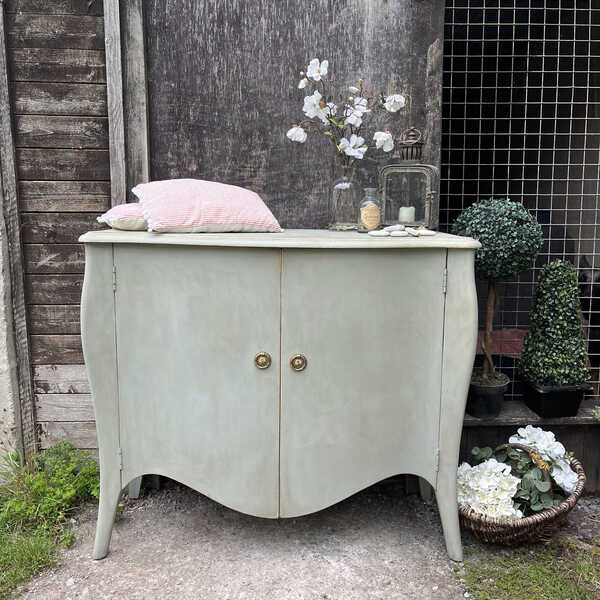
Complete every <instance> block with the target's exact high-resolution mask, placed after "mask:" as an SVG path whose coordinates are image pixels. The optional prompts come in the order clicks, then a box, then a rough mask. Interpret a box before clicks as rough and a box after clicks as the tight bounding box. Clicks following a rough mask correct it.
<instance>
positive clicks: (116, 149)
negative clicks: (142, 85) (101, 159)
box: [104, 0, 126, 206]
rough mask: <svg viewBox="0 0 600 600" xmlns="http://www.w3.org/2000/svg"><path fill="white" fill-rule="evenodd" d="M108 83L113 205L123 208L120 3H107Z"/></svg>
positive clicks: (114, 1) (105, 26) (105, 29)
mask: <svg viewBox="0 0 600 600" xmlns="http://www.w3.org/2000/svg"><path fill="white" fill-rule="evenodd" d="M104 39H105V47H106V83H107V102H108V131H109V149H110V193H111V205H112V206H115V205H116V204H123V203H124V202H125V197H126V172H125V130H124V126H123V72H122V68H121V26H120V16H119V0H106V2H105V3H104Z"/></svg>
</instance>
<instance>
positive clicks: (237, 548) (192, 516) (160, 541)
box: [19, 479, 600, 600]
mask: <svg viewBox="0 0 600 600" xmlns="http://www.w3.org/2000/svg"><path fill="white" fill-rule="evenodd" d="M95 518H96V507H95V506H94V505H88V506H85V507H84V508H83V509H82V510H81V511H80V512H79V513H78V514H77V516H76V519H75V522H74V525H73V527H74V530H75V534H76V539H77V541H76V543H75V544H74V545H73V546H72V547H71V548H69V549H65V550H63V552H62V557H61V566H59V567H57V568H56V569H53V570H49V571H46V572H44V573H42V574H41V575H40V576H39V577H37V578H36V579H34V580H33V581H31V582H30V583H29V584H28V586H27V589H26V590H24V591H22V595H21V596H19V597H20V598H21V599H28V600H34V599H39V600H53V599H59V598H60V599H61V600H74V599H76V598H87V599H90V600H96V599H102V600H104V599H113V598H119V599H126V600H138V599H139V600H158V599H161V600H162V599H170V598H176V599H178V600H185V599H188V598H189V599H192V598H193V599H194V600H198V599H202V600H221V599H230V600H238V599H248V600H275V599H276V600H288V599H294V600H296V599H298V600H304V599H307V600H308V599H310V600H313V599H317V600H355V599H356V600H359V599H360V600H368V599H378V598H381V599H385V600H395V599H404V598H407V599H411V600H413V599H419V600H421V599H423V600H424V599H428V598H432V599H438V598H439V599H443V600H453V599H455V598H456V599H458V598H461V599H463V600H464V598H469V597H470V595H469V594H468V593H467V592H466V591H465V589H464V588H463V587H462V586H461V584H460V582H459V581H458V579H457V578H456V577H455V576H454V574H453V569H455V568H457V567H456V565H454V566H453V564H452V563H451V562H450V561H449V560H448V558H447V556H446V552H445V548H444V544H443V539H442V531H441V526H440V523H439V518H438V514H437V509H436V507H435V503H425V502H422V501H421V500H420V499H419V498H418V497H417V496H414V495H412V496H407V495H405V493H404V490H403V484H402V480H401V479H392V480H388V481H385V482H382V483H380V484H378V485H375V486H373V487H371V488H368V489H367V490H364V491H363V492H360V493H359V494H356V495H355V496H353V497H352V498H349V499H348V500H345V501H344V502H341V503H339V504H337V505H336V506H333V507H331V508H328V509H326V510H323V511H321V512H319V513H316V514H313V515H309V516H306V517H302V518H298V519H285V520H282V521H272V520H268V519H258V518H254V517H249V516H247V515H243V514H241V513H237V512H235V511H232V510H229V509H227V508H225V507H223V506H221V505H219V504H217V503H215V502H213V501H212V500H210V499H208V498H206V497H205V496H202V495H201V494H198V493H196V492H194V491H193V490H190V489H188V488H185V487H180V486H175V487H170V488H167V489H162V490H160V491H158V492H150V494H149V495H148V496H147V497H145V498H142V499H140V500H135V501H129V502H126V503H125V507H124V511H123V514H122V516H121V518H120V519H119V521H118V522H117V523H116V524H115V528H114V530H113V537H112V542H111V551H110V553H109V555H108V556H107V558H105V559H104V560H102V561H93V560H92V559H91V558H90V555H91V551H92V543H93V535H94V528H95ZM563 535H570V536H575V537H578V538H579V539H583V540H591V539H595V538H598V537H600V498H583V499H582V500H580V502H579V504H578V505H577V507H576V508H575V509H574V510H573V512H572V513H571V516H570V519H569V524H568V525H567V526H566V527H565V528H564V529H563ZM463 543H464V547H465V552H466V554H467V555H469V554H471V555H472V554H474V553H475V554H480V553H485V552H495V551H498V548H496V549H494V548H490V547H485V546H482V545H480V544H478V543H477V542H476V541H474V540H473V538H471V537H470V536H469V535H468V534H463Z"/></svg>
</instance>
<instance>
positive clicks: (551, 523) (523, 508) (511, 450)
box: [457, 425, 585, 545]
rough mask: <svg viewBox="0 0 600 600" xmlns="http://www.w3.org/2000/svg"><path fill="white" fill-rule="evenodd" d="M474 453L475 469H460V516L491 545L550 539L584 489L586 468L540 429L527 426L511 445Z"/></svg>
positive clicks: (521, 429)
mask: <svg viewBox="0 0 600 600" xmlns="http://www.w3.org/2000/svg"><path fill="white" fill-rule="evenodd" d="M471 453H472V455H473V459H474V461H473V462H474V463H475V465H474V466H471V465H469V464H467V463H463V464H461V465H460V466H459V467H458V473H457V495H458V503H459V516H460V521H461V524H462V525H463V526H464V527H466V528H467V529H470V530H471V531H472V532H473V533H474V534H475V535H476V536H477V537H479V538H480V539H482V540H484V541H487V542H492V543H500V544H507V545H516V544H520V543H526V542H533V541H540V540H544V541H546V540H549V539H550V537H551V535H552V534H553V533H554V530H555V529H556V528H557V527H558V526H559V525H560V524H561V523H562V522H563V521H564V519H565V518H566V516H567V514H568V513H569V511H570V510H571V509H572V508H573V507H574V506H575V504H576V503H577V500H578V499H579V496H580V495H581V492H582V490H583V486H584V483H585V474H584V472H583V468H582V466H581V464H580V463H579V462H578V461H577V460H576V459H575V458H573V457H572V456H571V455H570V454H569V453H567V451H566V450H565V447H564V446H563V445H562V444H561V443H560V442H558V441H557V440H556V439H555V436H554V433H552V432H551V431H544V430H542V429H540V428H539V427H532V426H531V425H527V427H522V428H520V429H519V430H518V431H517V434H516V435H513V436H511V437H510V438H509V443H508V444H503V445H501V446H499V447H498V448H496V449H495V450H492V449H491V448H477V447H475V448H473V450H472V451H471Z"/></svg>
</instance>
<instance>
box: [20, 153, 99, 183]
mask: <svg viewBox="0 0 600 600" xmlns="http://www.w3.org/2000/svg"><path fill="white" fill-rule="evenodd" d="M17 156H18V163H17V164H18V174H19V179H20V180H21V181H26V180H28V179H29V180H31V179H34V180H39V179H42V180H44V179H45V180H48V181H61V180H63V181H106V180H107V179H108V178H109V176H110V172H109V162H108V151H106V150H75V149H72V148H60V149H55V148H19V149H17Z"/></svg>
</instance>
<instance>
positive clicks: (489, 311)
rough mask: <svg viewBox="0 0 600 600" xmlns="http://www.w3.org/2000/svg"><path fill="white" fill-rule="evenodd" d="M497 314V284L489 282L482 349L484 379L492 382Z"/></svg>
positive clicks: (494, 371) (494, 372) (494, 373)
mask: <svg viewBox="0 0 600 600" xmlns="http://www.w3.org/2000/svg"><path fill="white" fill-rule="evenodd" d="M495 312H496V282H495V281H488V298H487V307H486V311H485V335H484V337H483V344H482V345H481V346H482V349H483V353H484V354H485V362H484V363H483V378H484V379H487V380H490V379H492V378H493V377H494V376H495V375H496V370H495V369H494V362H493V361H492V331H493V327H494V313H495Z"/></svg>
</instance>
